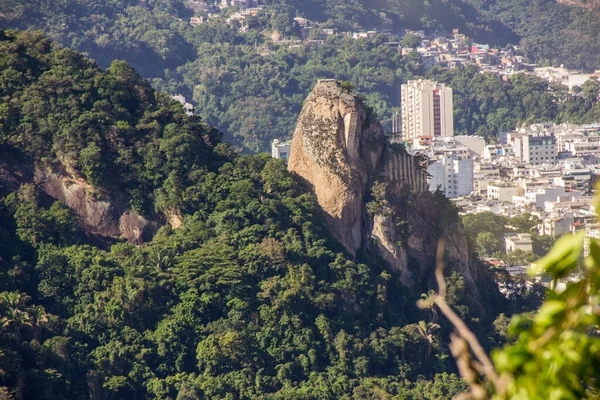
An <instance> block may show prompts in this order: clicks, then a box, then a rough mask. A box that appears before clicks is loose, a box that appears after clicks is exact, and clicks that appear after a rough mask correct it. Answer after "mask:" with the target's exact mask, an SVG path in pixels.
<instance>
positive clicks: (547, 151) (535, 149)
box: [514, 132, 556, 165]
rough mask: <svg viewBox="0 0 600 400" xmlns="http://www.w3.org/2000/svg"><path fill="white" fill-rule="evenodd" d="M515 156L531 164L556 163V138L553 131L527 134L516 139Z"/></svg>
mask: <svg viewBox="0 0 600 400" xmlns="http://www.w3.org/2000/svg"><path fill="white" fill-rule="evenodd" d="M514 148H515V156H516V157H517V158H519V159H520V160H522V161H524V162H526V163H528V164H531V165H540V164H551V165H554V164H555V163H556V138H555V137H554V135H553V134H551V133H545V132H544V133H539V134H538V133H534V134H527V135H523V136H520V137H516V138H515V139H514Z"/></svg>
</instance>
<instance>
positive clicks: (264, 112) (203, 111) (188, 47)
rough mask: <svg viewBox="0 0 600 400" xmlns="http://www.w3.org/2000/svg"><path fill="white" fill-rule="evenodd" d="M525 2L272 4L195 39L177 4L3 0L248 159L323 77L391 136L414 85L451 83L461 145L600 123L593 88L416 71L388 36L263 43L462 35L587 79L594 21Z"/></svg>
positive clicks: (1, 15)
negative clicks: (416, 31)
mask: <svg viewBox="0 0 600 400" xmlns="http://www.w3.org/2000/svg"><path fill="white" fill-rule="evenodd" d="M525 3H527V4H522V2H519V1H513V2H510V1H508V0H504V1H495V2H493V1H487V2H484V1H475V0H472V1H470V2H461V1H458V0H453V1H428V2H420V1H419V2H417V1H412V0H405V1H400V0H389V1H379V2H371V1H369V2H366V1H364V2H363V1H359V0H354V1H349V2H339V1H333V0H312V1H292V0H270V1H267V2H266V3H265V5H266V6H267V7H266V11H264V12H263V13H260V14H259V15H257V16H256V17H251V18H249V19H248V20H247V21H246V25H247V27H248V31H247V32H242V31H240V30H238V29H236V28H235V27H232V26H228V25H227V24H225V23H224V21H223V20H222V19H221V20H212V21H209V22H207V23H205V24H202V25H199V26H196V27H192V26H191V25H190V24H189V23H188V18H189V17H190V16H192V12H191V10H190V9H188V8H186V6H185V4H184V2H182V1H180V0H148V1H145V2H140V1H137V0H119V1H117V0H115V1H103V2H99V1H84V0H65V1H60V2H56V1H48V0H34V1H27V2H25V1H22V0H6V1H3V2H1V3H0V27H15V28H20V29H25V28H28V29H38V30H41V31H43V32H45V33H46V34H47V35H48V36H49V37H50V38H52V39H54V40H56V41H58V42H59V43H62V44H63V45H65V46H67V47H71V48H73V49H76V50H78V51H81V52H83V53H84V54H86V55H88V56H90V57H92V58H94V59H95V60H97V62H98V63H99V64H100V66H102V67H104V68H108V67H109V66H110V65H111V62H112V61H113V60H115V59H123V60H125V61H127V62H128V63H129V64H130V65H131V66H132V67H134V68H135V69H136V70H137V71H139V72H140V73H141V74H142V75H143V76H144V77H145V78H147V79H149V81H150V82H151V84H152V85H153V86H154V88H156V89H159V90H165V91H167V92H169V93H182V94H184V95H186V96H187V97H188V99H189V100H192V101H193V102H194V103H195V104H196V105H197V106H198V110H199V113H200V116H201V117H202V118H203V119H204V120H205V121H206V122H208V123H210V124H212V125H214V126H217V127H218V128H219V129H220V130H221V131H222V132H224V133H225V136H226V138H227V140H228V141H229V142H231V143H232V144H233V145H234V146H236V147H239V148H243V149H245V150H248V151H252V152H257V151H265V150H267V149H268V148H269V144H270V142H271V141H272V140H273V139H275V138H289V137H290V136H291V134H292V133H293V130H294V127H295V120H296V118H297V115H298V113H299V111H300V108H301V105H302V101H303V99H304V98H305V97H306V95H307V94H308V92H309V91H310V89H311V88H312V85H313V83H314V81H315V79H318V78H336V79H340V80H345V81H350V82H352V83H353V84H354V86H355V87H356V88H357V90H358V91H360V92H361V93H364V94H365V97H366V99H367V101H368V103H369V104H370V105H371V106H372V107H373V108H374V109H375V111H376V112H377V113H378V115H379V117H380V118H381V120H382V122H383V123H384V125H385V126H387V127H388V129H389V128H390V127H391V123H390V121H391V117H392V115H393V114H394V112H396V111H398V107H399V104H400V94H399V88H400V85H401V84H402V83H404V82H405V81H406V80H408V79H412V78H415V77H421V76H427V77H431V78H434V79H439V80H442V81H445V82H447V83H449V84H450V85H452V87H453V89H454V103H455V129H456V133H457V134H480V135H484V136H485V137H487V138H489V139H490V140H493V139H494V138H495V137H496V135H497V132H498V131H499V130H508V129H513V128H514V127H515V126H517V125H518V124H524V123H531V122H545V121H556V122H563V121H570V122H592V121H596V120H598V118H599V116H600V112H599V111H598V106H596V103H597V100H598V96H597V93H598V89H597V88H596V87H591V88H589V89H590V90H588V91H587V92H586V96H572V95H569V94H568V93H567V90H566V88H564V87H548V85H547V84H546V83H545V82H544V81H542V80H539V79H535V78H532V77H523V76H516V77H513V78H511V80H510V81H509V82H503V81H502V80H501V79H500V78H499V77H495V76H493V75H487V74H486V75H482V74H479V73H478V72H477V70H475V69H473V68H467V69H458V70H454V71H450V72H443V71H439V70H435V69H434V70H432V71H429V72H425V71H424V70H423V68H422V65H421V60H420V58H419V56H417V55H416V54H410V55H408V56H405V57H402V56H401V55H399V54H398V51H397V46H394V45H390V44H389V43H387V42H388V41H389V40H390V38H388V37H386V36H385V35H379V36H377V37H376V38H373V39H362V40H354V39H351V38H348V37H344V36H342V35H333V36H330V37H329V38H327V40H326V41H325V42H324V43H323V44H310V45H302V46H299V47H290V46H289V45H288V44H274V43H272V42H271V41H270V40H268V39H267V37H269V35H270V32H272V31H278V32H281V33H283V34H284V35H286V36H287V37H289V38H292V39H294V38H296V39H299V37H298V35H299V29H298V25H297V24H296V22H295V21H294V20H293V19H292V17H294V16H296V15H304V16H307V17H309V18H312V19H314V20H315V21H318V22H320V23H321V24H322V26H323V27H325V26H330V27H335V28H338V29H340V30H352V29H359V28H360V27H386V28H389V29H392V30H396V31H402V30H403V29H406V28H425V29H428V30H430V31H433V30H435V29H437V30H440V31H446V32H447V31H449V30H451V29H452V28H456V27H458V28H459V29H460V30H461V32H464V33H467V34H468V35H470V36H471V37H472V38H473V39H474V40H477V41H481V42H484V43H485V42H487V43H492V44H494V43H499V44H504V43H509V42H512V43H518V42H519V41H520V43H521V45H522V46H521V47H522V49H523V51H524V53H525V54H526V55H527V56H528V57H529V58H530V59H531V60H532V61H537V62H540V63H541V64H547V63H550V64H554V65H556V64H561V63H564V64H566V65H568V66H574V67H585V68H587V69H594V68H595V66H596V65H597V57H598V54H600V51H598V50H599V49H598V48H597V47H598V46H597V44H595V43H594V41H597V40H598V39H597V37H596V36H597V35H596V36H594V34H593V33H594V32H597V31H598V29H596V28H595V26H596V24H598V21H600V19H598V18H595V14H594V13H593V12H591V11H588V10H586V9H584V8H579V7H572V6H566V5H561V4H557V3H555V2H554V1H551V0H547V1H537V2H525ZM524 10H525V11H526V12H525V11H524ZM498 19H499V20H498ZM531 21H534V22H533V23H532V22H531ZM513 31H514V32H516V33H518V36H515V35H514V33H513ZM315 37H320V34H319V33H318V32H317V33H316V36H315ZM591 85H592V86H594V84H593V83H592V84H591ZM594 95H595V96H594Z"/></svg>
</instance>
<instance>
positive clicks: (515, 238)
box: [504, 233, 533, 254]
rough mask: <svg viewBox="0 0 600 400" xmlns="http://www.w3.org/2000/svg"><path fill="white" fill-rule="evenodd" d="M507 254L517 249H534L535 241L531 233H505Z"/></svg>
mask: <svg viewBox="0 0 600 400" xmlns="http://www.w3.org/2000/svg"><path fill="white" fill-rule="evenodd" d="M504 245H505V249H506V254H508V253H512V252H513V251H515V250H522V251H532V249H533V247H532V246H533V241H532V240H531V235H530V234H529V233H507V234H505V235H504Z"/></svg>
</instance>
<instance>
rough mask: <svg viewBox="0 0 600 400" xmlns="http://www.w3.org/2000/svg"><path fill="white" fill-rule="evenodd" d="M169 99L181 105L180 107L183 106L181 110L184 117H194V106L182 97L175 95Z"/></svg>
mask: <svg viewBox="0 0 600 400" xmlns="http://www.w3.org/2000/svg"><path fill="white" fill-rule="evenodd" d="M171 98H172V99H173V100H175V101H177V102H179V103H181V105H182V106H183V108H184V110H185V113H186V115H189V116H190V117H191V116H193V115H194V105H193V104H191V103H188V102H187V101H185V96H184V95H181V94H177V95H175V96H171Z"/></svg>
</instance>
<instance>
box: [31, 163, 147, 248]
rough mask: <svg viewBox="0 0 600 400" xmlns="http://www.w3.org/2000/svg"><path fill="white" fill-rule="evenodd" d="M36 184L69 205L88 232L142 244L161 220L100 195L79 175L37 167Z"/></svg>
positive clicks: (119, 201) (52, 196)
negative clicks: (153, 218) (151, 218)
mask: <svg viewBox="0 0 600 400" xmlns="http://www.w3.org/2000/svg"><path fill="white" fill-rule="evenodd" d="M34 181H35V184H36V185H37V186H38V187H39V188H40V189H41V190H42V191H43V192H44V193H45V194H47V195H48V196H50V197H51V198H53V199H55V200H59V201H61V202H62V203H64V204H65V205H67V206H68V207H69V208H70V209H71V210H73V212H74V213H75V214H77V216H78V217H79V223H80V225H81V227H82V228H83V229H84V231H85V232H87V233H88V234H90V235H92V236H98V237H104V238H119V237H123V238H125V239H127V241H128V242H130V243H135V244H141V243H143V242H145V241H147V240H149V239H151V237H152V235H153V232H154V231H156V230H157V229H158V223H157V222H155V221H148V220H147V219H146V218H144V217H143V216H141V215H138V214H137V213H136V212H135V211H133V210H131V209H129V208H128V207H127V205H126V202H125V201H124V200H123V199H118V198H115V199H113V198H107V197H105V196H103V197H100V198H98V197H97V196H96V195H95V190H94V188H93V187H92V186H91V185H90V184H88V183H87V182H85V180H83V179H82V178H80V177H78V176H73V175H70V174H68V173H67V174H65V173H64V172H63V173H60V172H56V171H42V170H36V171H35V176H34Z"/></svg>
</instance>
